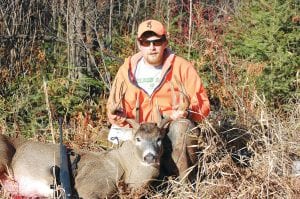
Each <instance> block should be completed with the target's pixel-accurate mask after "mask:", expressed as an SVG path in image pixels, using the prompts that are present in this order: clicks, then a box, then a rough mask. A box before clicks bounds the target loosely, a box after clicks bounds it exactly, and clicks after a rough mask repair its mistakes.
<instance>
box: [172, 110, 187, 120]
mask: <svg viewBox="0 0 300 199" xmlns="http://www.w3.org/2000/svg"><path fill="white" fill-rule="evenodd" d="M187 115H188V112H187V111H181V110H173V111H172V114H171V115H170V117H171V119H172V120H176V119H181V118H186V117H187Z"/></svg>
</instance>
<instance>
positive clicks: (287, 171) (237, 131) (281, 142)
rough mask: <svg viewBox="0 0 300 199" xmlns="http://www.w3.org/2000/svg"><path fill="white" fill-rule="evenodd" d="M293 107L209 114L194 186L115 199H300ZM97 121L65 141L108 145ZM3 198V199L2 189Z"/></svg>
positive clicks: (299, 115)
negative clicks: (224, 116) (294, 165)
mask: <svg viewBox="0 0 300 199" xmlns="http://www.w3.org/2000/svg"><path fill="white" fill-rule="evenodd" d="M293 107H294V108H293V109H292V110H291V111H289V112H285V113H278V112H274V111H270V110H268V109H267V107H265V106H258V107H256V112H255V114H251V115H250V114H249V115H247V116H246V115H243V116H241V117H236V118H235V119H234V120H225V119H222V117H221V119H220V117H219V116H218V117H214V113H212V116H211V117H210V118H209V119H208V120H206V121H205V122H203V123H202V124H199V127H200V128H201V136H200V137H199V146H200V147H201V148H202V152H201V154H199V157H200V159H199V164H198V165H197V166H198V167H199V172H198V177H197V180H196V182H195V183H193V184H188V183H182V182H179V181H177V180H173V179H170V180H169V181H168V182H166V185H165V186H164V189H161V190H159V191H157V190H155V191H154V190H145V189H142V190H139V191H137V192H134V193H133V192H130V191H128V190H127V191H126V190H125V189H124V187H125V185H122V184H121V183H120V186H119V187H120V193H119V195H118V197H119V198H138V197H141V196H143V197H145V198H166V199H167V198H172V199H173V198H178V199H179V198H180V199H181V198H288V199H293V198H299V197H300V176H299V175H298V176H296V175H293V174H292V172H291V169H292V168H291V165H292V161H294V160H296V159H298V160H299V159H300V136H299V135H298V133H299V132H300V103H296V104H294V105H293ZM218 114H219V113H218ZM241 118H243V119H241ZM245 119H246V120H245ZM218 120H219V121H218ZM82 121H85V120H82ZM224 121H225V122H224ZM240 121H247V122H240ZM100 123H101V124H103V121H101V122H100ZM100 123H96V124H86V123H84V122H83V123H80V122H79V123H77V124H76V126H75V125H74V126H72V128H69V129H68V130H65V131H66V132H68V143H69V144H70V145H71V146H72V147H77V148H87V149H89V150H102V148H103V147H104V148H106V147H108V146H109V145H108V143H107V142H106V141H105V137H106V135H107V128H105V126H103V125H102V126H101V125H99V124H100ZM73 127H74V128H73ZM83 132H85V133H83ZM99 132H100V133H99ZM1 195H2V197H1V196H0V198H5V196H4V194H3V191H2V194H1ZM6 198H7V197H6Z"/></svg>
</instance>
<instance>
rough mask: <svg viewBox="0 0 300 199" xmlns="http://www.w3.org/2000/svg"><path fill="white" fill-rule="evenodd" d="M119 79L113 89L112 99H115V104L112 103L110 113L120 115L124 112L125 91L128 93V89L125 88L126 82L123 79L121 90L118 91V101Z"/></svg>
mask: <svg viewBox="0 0 300 199" xmlns="http://www.w3.org/2000/svg"><path fill="white" fill-rule="evenodd" d="M117 81H118V80H116V83H115V84H114V87H113V90H112V101H113V104H112V107H111V109H110V113H111V114H112V115H118V114H119V115H120V114H123V107H122V100H123V99H124V96H125V93H126V89H127V88H126V89H125V90H124V84H125V82H124V81H123V82H122V83H121V86H120V91H119V92H118V93H119V96H118V101H117V97H116V95H117V86H116V85H117Z"/></svg>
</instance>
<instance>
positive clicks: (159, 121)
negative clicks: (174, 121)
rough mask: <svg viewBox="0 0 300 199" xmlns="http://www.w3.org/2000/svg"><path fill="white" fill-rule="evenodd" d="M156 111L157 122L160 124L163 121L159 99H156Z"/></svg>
mask: <svg viewBox="0 0 300 199" xmlns="http://www.w3.org/2000/svg"><path fill="white" fill-rule="evenodd" d="M155 111H156V114H157V124H158V125H159V124H160V123H161V122H162V121H161V120H162V118H161V114H160V111H159V106H158V102H157V100H155Z"/></svg>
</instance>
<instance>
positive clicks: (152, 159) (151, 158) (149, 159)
mask: <svg viewBox="0 0 300 199" xmlns="http://www.w3.org/2000/svg"><path fill="white" fill-rule="evenodd" d="M144 162H146V163H147V164H157V163H158V156H157V155H154V154H152V153H148V154H147V155H145V156H144Z"/></svg>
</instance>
